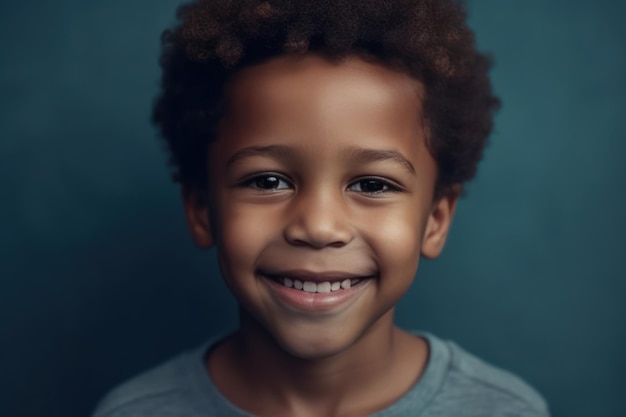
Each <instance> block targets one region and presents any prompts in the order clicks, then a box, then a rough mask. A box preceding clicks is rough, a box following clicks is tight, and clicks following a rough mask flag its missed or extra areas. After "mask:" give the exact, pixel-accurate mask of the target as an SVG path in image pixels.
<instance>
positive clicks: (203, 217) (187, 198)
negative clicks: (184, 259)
mask: <svg viewBox="0 0 626 417" xmlns="http://www.w3.org/2000/svg"><path fill="white" fill-rule="evenodd" d="M182 197H183V205H184V208H185V217H186V218H187V225H188V226H189V231H190V232H191V237H192V239H193V241H194V243H195V244H196V245H197V246H198V247H199V248H203V249H208V248H210V247H211V246H213V235H212V233H211V222H210V221H209V199H208V195H207V192H206V191H204V190H200V189H198V188H196V187H188V186H183V187H182Z"/></svg>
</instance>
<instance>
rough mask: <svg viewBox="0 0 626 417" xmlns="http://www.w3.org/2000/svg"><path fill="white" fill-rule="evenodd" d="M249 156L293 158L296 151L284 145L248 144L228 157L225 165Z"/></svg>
mask: <svg viewBox="0 0 626 417" xmlns="http://www.w3.org/2000/svg"><path fill="white" fill-rule="evenodd" d="M251 156H264V157H270V158H276V159H283V160H285V159H295V157H296V151H295V150H294V149H292V148H290V147H289V146H284V145H269V146H250V147H247V148H244V149H242V150H240V151H238V152H235V154H233V155H232V156H231V157H230V158H228V161H227V162H226V167H230V166H232V165H235V164H236V163H237V162H239V161H240V160H242V159H245V158H248V157H251Z"/></svg>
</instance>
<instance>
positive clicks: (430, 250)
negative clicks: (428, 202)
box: [421, 187, 460, 259]
mask: <svg viewBox="0 0 626 417" xmlns="http://www.w3.org/2000/svg"><path fill="white" fill-rule="evenodd" d="M459 194H460V187H456V188H454V190H453V191H452V192H450V193H448V194H446V195H444V196H443V197H441V198H440V199H439V200H437V201H436V202H435V203H434V204H433V207H432V209H431V212H430V214H429V216H428V222H427V224H426V229H425V232H424V237H423V239H422V250H421V252H422V256H424V257H425V258H428V259H434V258H436V257H437V256H439V254H440V253H441V251H442V250H443V247H444V246H445V243H446V238H447V237H448V231H449V230H450V225H451V224H452V218H453V217H454V210H455V208H456V203H457V201H458V198H459Z"/></svg>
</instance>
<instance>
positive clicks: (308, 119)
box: [211, 55, 428, 168]
mask: <svg viewBox="0 0 626 417" xmlns="http://www.w3.org/2000/svg"><path fill="white" fill-rule="evenodd" d="M421 97H422V85H421V83H420V82H419V81H416V80H414V79H413V78H411V77H409V76H408V75H406V74H404V73H402V72H399V71H396V70H393V69H390V68H387V67H385V66H383V65H380V64H376V63H371V62H366V61H364V60H363V59H361V58H357V57H349V58H346V59H345V60H342V61H339V62H334V61H329V60H328V59H326V58H324V57H323V56H319V55H305V56H281V57H278V58H274V59H272V60H270V61H267V62H264V63H262V64H259V65H256V66H252V67H249V68H245V69H243V70H241V71H240V72H239V73H237V74H236V75H235V76H234V77H233V78H232V79H231V81H230V83H229V85H228V86H227V91H226V111H225V115H224V118H223V119H222V122H221V124H220V128H219V134H218V138H217V140H216V141H215V142H214V143H213V144H212V145H211V148H212V151H211V154H212V159H213V160H212V165H213V166H214V168H216V167H217V166H221V165H223V161H224V160H225V159H228V158H229V156H231V155H232V154H234V153H236V152H238V151H240V150H241V149H243V148H246V147H264V146H274V145H277V144H278V145H285V146H288V147H293V148H298V149H299V150H300V152H306V153H307V154H309V155H316V156H317V157H318V158H321V160H325V159H326V158H329V157H330V158H335V157H337V156H338V155H345V154H346V152H348V151H350V149H356V148H367V149H374V150H391V151H397V152H399V153H401V154H403V155H404V156H405V158H408V159H409V160H411V159H413V160H412V161H411V163H413V164H416V163H417V164H418V165H419V164H420V161H418V160H417V159H422V158H423V157H425V156H426V154H428V152H427V151H425V149H424V129H423V126H422V122H421V121H422V111H421V108H422V107H421V105H422V99H421ZM217 154H219V155H217ZM412 157H414V158H412Z"/></svg>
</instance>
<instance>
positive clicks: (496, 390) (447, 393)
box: [426, 335, 549, 417]
mask: <svg viewBox="0 0 626 417" xmlns="http://www.w3.org/2000/svg"><path fill="white" fill-rule="evenodd" d="M426 338H427V340H428V341H429V345H430V346H431V356H432V358H431V359H433V360H432V361H430V365H432V367H433V368H438V369H431V373H433V374H439V375H440V378H438V380H439V384H438V389H437V390H436V391H437V394H435V396H434V398H433V401H432V402H431V404H430V407H428V408H429V410H430V411H431V413H430V414H427V415H429V416H430V415H433V416H439V415H451V414H454V413H455V412H457V411H460V410H462V411H463V415H468V416H472V417H473V416H490V417H496V416H515V417H547V416H549V412H548V407H547V404H546V402H545V400H544V399H543V398H542V396H541V395H540V394H539V393H538V392H537V391H535V390H534V389H533V388H532V387H531V386H530V385H528V384H527V383H526V382H525V381H523V380H522V379H521V378H519V377H518V376H516V375H514V374H512V373H510V372H508V371H505V370H503V369H500V368H498V367H495V366H493V365H490V364H488V363H486V362H485V361H483V360H481V359H479V358H477V357H476V356H474V355H472V354H470V353H468V352H467V351H465V350H464V349H462V348H460V347H459V346H458V345H456V344H455V343H453V342H449V341H443V340H441V339H438V338H436V337H434V336H432V335H426Z"/></svg>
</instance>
